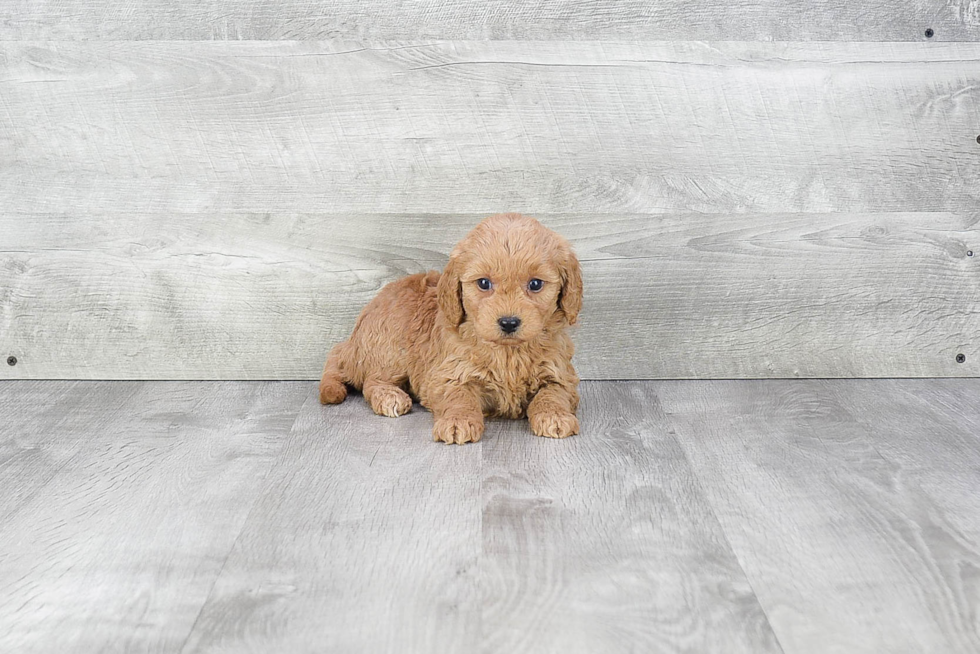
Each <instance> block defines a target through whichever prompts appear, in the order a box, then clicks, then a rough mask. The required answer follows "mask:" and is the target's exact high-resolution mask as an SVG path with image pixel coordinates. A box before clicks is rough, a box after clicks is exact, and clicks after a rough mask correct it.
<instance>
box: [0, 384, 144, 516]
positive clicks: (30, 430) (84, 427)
mask: <svg viewBox="0 0 980 654" xmlns="http://www.w3.org/2000/svg"><path fill="white" fill-rule="evenodd" d="M138 389H139V386H138V385H135V384H134V385H129V386H125V387H120V386H118V385H113V384H112V383H111V382H94V383H85V382H82V383H79V382H72V383H64V382H57V383H51V382H11V381H4V382H2V383H0V406H2V407H3V409H2V412H0V479H2V480H3V486H2V487H3V491H4V492H2V493H0V524H4V523H5V522H7V521H8V520H10V519H11V516H13V515H14V513H16V512H17V511H18V510H20V509H21V508H22V507H23V506H25V505H26V504H28V503H29V502H30V501H31V500H32V498H34V496H35V495H37V494H38V493H39V492H41V491H42V489H43V488H44V487H45V486H46V485H47V484H48V483H49V482H50V481H51V480H52V479H54V478H56V477H58V474H59V473H60V472H61V470H62V469H63V468H64V467H65V466H66V465H68V464H69V462H71V461H72V460H73V458H74V457H75V456H76V455H77V453H78V450H79V448H82V447H84V446H85V444H86V443H87V442H88V440H89V438H90V437H91V434H92V433H100V432H104V431H109V430H112V429H113V428H114V426H115V424H116V423H117V422H118V420H119V414H118V413H117V412H115V411H107V410H106V406H105V404H106V398H107V397H111V398H113V401H114V403H115V404H118V405H124V404H125V403H126V401H127V400H129V399H130V398H131V397H132V396H133V395H134V394H135V393H136V392H137V390H138Z"/></svg>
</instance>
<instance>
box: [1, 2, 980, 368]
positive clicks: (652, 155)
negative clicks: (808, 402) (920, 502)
mask: <svg viewBox="0 0 980 654" xmlns="http://www.w3.org/2000/svg"><path fill="white" fill-rule="evenodd" d="M137 4H138V7H136V9H135V10H134V8H133V7H132V6H130V5H127V8H126V10H125V11H123V10H122V9H121V8H119V6H118V5H115V4H113V3H106V2H102V1H96V0H87V1H86V2H81V1H75V2H69V1H66V0H62V1H60V2H51V3H45V5H44V6H43V7H42V8H38V7H35V6H33V5H34V3H30V2H26V1H23V2H22V1H19V0H18V1H14V2H9V3H4V5H3V7H2V8H0V355H2V357H0V362H2V360H3V359H6V358H7V356H11V355H12V356H16V357H17V360H18V362H17V365H16V366H6V365H0V378H86V379H99V378H110V379H139V378H146V379H199V378H204V379H290V378H292V379H306V378H315V377H316V376H317V375H318V373H319V369H320V366H321V364H322V359H323V356H324V354H325V352H326V351H327V349H328V348H329V347H330V346H331V345H332V344H333V343H335V342H337V341H338V340H340V339H342V338H343V337H344V336H345V334H346V333H347V332H348V331H349V329H350V328H351V326H352V325H353V320H354V317H355V316H356V314H357V312H358V311H359V309H360V307H361V306H363V304H364V303H365V302H366V301H367V300H368V299H370V297H371V296H372V295H373V294H374V293H375V292H376V291H377V290H378V289H379V288H380V286H381V285H383V284H384V283H386V282H387V281H390V280H392V279H394V278H396V277H398V276H400V275H403V274H406V273H410V272H416V271H419V270H425V269H428V268H439V267H441V266H442V264H443V263H444V262H445V258H446V254H447V253H448V251H449V249H450V248H451V246H452V244H453V243H454V242H455V241H456V240H457V239H458V238H459V237H461V236H462V235H463V234H465V232H466V231H467V230H468V228H469V227H470V226H472V225H473V224H475V223H476V222H477V221H478V220H479V219H480V218H482V217H483V216H485V215H488V214H490V213H495V212H498V211H522V212H525V213H530V214H532V215H535V216H537V217H539V218H540V219H541V220H542V221H543V222H545V223H546V224H548V225H550V226H552V227H554V228H556V229H558V230H559V231H561V232H562V233H564V234H565V235H566V236H568V237H569V238H570V239H571V240H572V241H573V244H574V245H575V246H576V248H577V250H578V252H579V254H580V256H581V258H582V260H583V266H584V270H585V279H586V284H587V294H586V312H585V313H584V314H583V316H582V319H583V320H582V326H581V327H580V328H579V330H578V331H577V333H576V339H577V343H578V348H579V351H578V354H577V359H576V362H577V365H578V367H579V370H580V372H581V374H582V376H583V377H584V378H593V379H610V378H672V377H684V378H698V377H737V378H744V377H794V376H804V377H851V376H860V377H864V376H869V377H877V376H900V377H905V376H933V375H942V376H964V375H966V376H976V375H980V348H978V347H977V344H976V335H977V334H978V333H980V290H978V289H980V209H978V207H980V142H978V136H977V135H978V134H980V43H978V42H977V41H980V3H978V2H975V1H973V0H970V1H969V2H968V1H966V0H963V1H962V2H957V3H952V4H950V3H939V2H897V1H882V2H877V3H873V6H871V7H866V6H860V7H859V6H858V5H857V4H856V3H847V6H844V5H842V4H841V3H840V2H820V3H816V4H813V5H812V6H808V8H807V9H806V11H803V10H802V9H801V8H800V6H799V5H797V3H790V2H736V3H709V4H710V5H711V6H707V5H706V6H704V7H703V8H699V9H698V11H694V10H692V9H691V8H690V5H689V4H688V3H680V2H666V3H658V4H657V6H656V7H653V6H647V5H642V6H641V5H638V4H636V3H600V2H587V3H571V2H563V3H558V4H557V5H556V6H555V7H553V8H551V9H549V11H547V12H545V11H540V10H537V9H533V10H532V9H531V8H530V6H529V5H526V4H525V3H518V2H499V3H496V4H494V5H492V6H490V7H487V6H485V3H481V4H479V6H478V5H477V3H471V2H454V3H448V4H442V3H440V4H439V5H438V7H436V5H435V4H433V3H422V4H412V5H409V4H405V3H400V2H395V1H393V0H392V1H389V2H380V1H379V0H375V1H373V2H366V3H357V4H356V5H355V4H354V3H352V2H348V3H340V4H337V3H333V4H331V5H330V9H329V11H327V10H325V9H324V8H323V7H321V6H319V5H317V6H314V5H313V4H312V3H308V2H298V1H291V2H290V1H287V2H281V3H276V4H275V5H274V6H273V5H272V4H270V3H258V2H254V3H250V4H247V5H242V6H240V7H238V9H237V10H236V11H235V12H232V13H231V14H227V12H226V11H225V10H223V9H222V10H221V11H219V9H221V7H219V3H216V2H213V1H212V2H204V3H197V4H194V5H193V7H192V5H191V3H189V2H177V3H163V2H162V1H160V0H142V2H139V3H137ZM221 6H223V5H221ZM886 16H887V19H886V18H885V17H886ZM926 28H929V29H932V30H933V36H932V37H929V38H927V37H925V35H924V30H925V29H926ZM28 39H31V40H28ZM160 39H168V40H160ZM233 39H253V40H248V41H234V40H233ZM285 39H290V40H285ZM423 39H425V40H423ZM479 39H507V40H489V41H485V40H479ZM696 39H704V40H702V41H698V40H696ZM771 39H784V40H785V42H771V41H770V40H771ZM944 41H948V42H944ZM952 41H958V42H952ZM971 253H976V256H974V254H971ZM958 355H962V357H960V358H961V360H962V361H963V362H962V363H958V362H957V357H958Z"/></svg>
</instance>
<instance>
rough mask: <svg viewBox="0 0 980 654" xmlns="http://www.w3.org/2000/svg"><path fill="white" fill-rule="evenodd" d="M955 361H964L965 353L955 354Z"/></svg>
mask: <svg viewBox="0 0 980 654" xmlns="http://www.w3.org/2000/svg"><path fill="white" fill-rule="evenodd" d="M956 363H966V355H965V354H957V355H956Z"/></svg>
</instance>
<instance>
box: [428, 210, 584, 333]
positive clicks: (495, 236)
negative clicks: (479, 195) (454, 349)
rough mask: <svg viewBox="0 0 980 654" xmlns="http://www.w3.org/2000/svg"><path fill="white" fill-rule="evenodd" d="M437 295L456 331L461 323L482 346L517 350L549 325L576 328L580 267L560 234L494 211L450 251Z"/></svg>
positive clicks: (580, 291)
mask: <svg viewBox="0 0 980 654" xmlns="http://www.w3.org/2000/svg"><path fill="white" fill-rule="evenodd" d="M438 298H439V309H440V311H442V313H443V314H444V315H445V316H446V318H447V319H448V321H449V324H450V325H452V326H453V327H454V328H457V329H458V328H459V325H461V324H462V323H463V322H464V321H467V322H470V323H472V325H473V329H474V331H475V332H476V335H477V337H479V338H480V339H482V340H484V341H489V342H492V343H499V344H504V345H516V344H519V343H523V342H525V341H528V340H531V339H533V338H535V337H536V336H538V335H539V334H540V333H541V332H542V330H544V328H545V327H546V326H547V325H548V324H549V322H553V321H564V322H565V323H567V324H569V325H574V324H575V321H576V320H577V319H578V312H579V310H580V309H581V308H582V270H581V268H580V267H579V263H578V259H576V258H575V254H574V253H573V252H572V248H571V247H570V246H569V244H568V242H567V241H566V240H565V239H563V238H562V237H561V236H559V235H558V234H556V233H555V232H553V231H551V230H550V229H547V228H545V227H544V226H542V225H541V223H539V222H538V221H536V220H534V219H533V218H528V217H525V216H521V215H519V214H499V215H496V216H491V217H490V218H487V219H486V220H484V221H483V222H481V223H480V224H479V225H477V226H476V227H475V228H474V229H473V231H472V232H470V233H469V234H468V235H467V236H466V238H464V239H463V240H462V241H460V243H459V244H458V245H457V246H456V247H455V248H454V249H453V252H452V254H451V255H450V257H449V263H448V264H447V265H446V269H445V270H443V272H442V276H441V277H440V278H439V287H438Z"/></svg>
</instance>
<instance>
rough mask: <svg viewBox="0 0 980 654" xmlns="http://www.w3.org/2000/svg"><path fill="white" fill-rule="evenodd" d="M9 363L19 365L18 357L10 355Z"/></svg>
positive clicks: (9, 364)
mask: <svg viewBox="0 0 980 654" xmlns="http://www.w3.org/2000/svg"><path fill="white" fill-rule="evenodd" d="M7 365H8V366H16V365H17V357H15V356H9V357H7Z"/></svg>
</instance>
